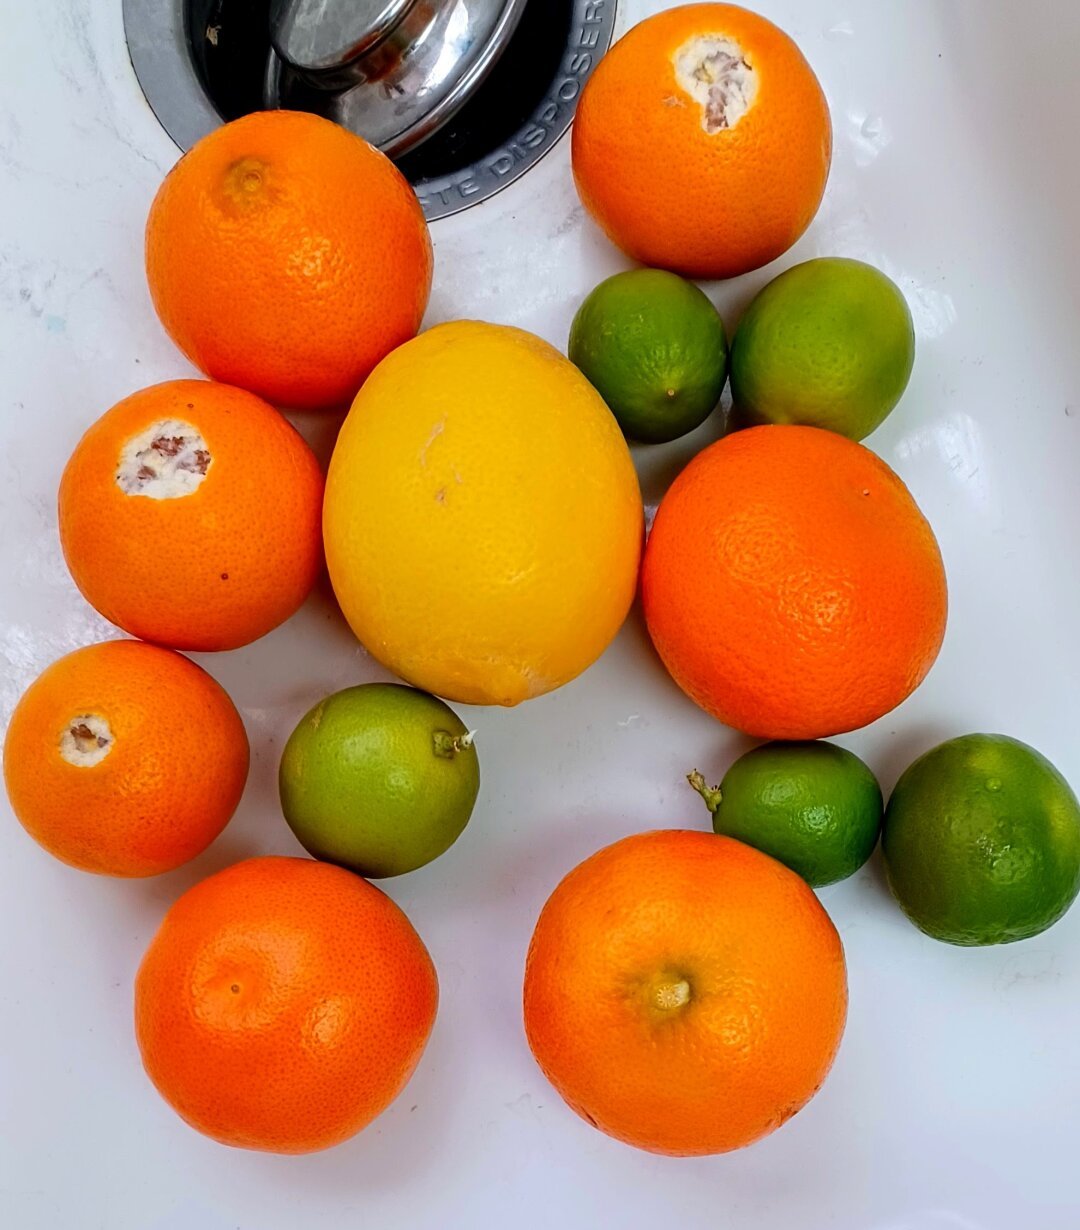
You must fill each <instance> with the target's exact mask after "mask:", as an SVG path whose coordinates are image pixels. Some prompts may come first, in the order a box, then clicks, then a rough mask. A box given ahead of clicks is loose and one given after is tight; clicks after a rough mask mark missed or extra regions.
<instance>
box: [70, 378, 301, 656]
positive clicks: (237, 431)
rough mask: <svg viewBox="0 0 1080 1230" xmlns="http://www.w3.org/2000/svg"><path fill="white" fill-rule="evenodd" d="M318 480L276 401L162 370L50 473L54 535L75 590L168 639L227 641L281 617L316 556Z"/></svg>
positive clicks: (230, 644)
mask: <svg viewBox="0 0 1080 1230" xmlns="http://www.w3.org/2000/svg"><path fill="white" fill-rule="evenodd" d="M322 491H323V478H322V472H321V470H320V469H319V463H318V462H317V461H316V459H315V455H314V453H312V451H311V449H310V448H309V447H308V446H307V444H306V443H305V441H304V439H303V437H302V436H301V435H300V434H299V432H297V431H296V429H295V428H294V427H293V426H292V425H291V424H290V423H289V422H288V420H287V419H285V418H284V417H283V416H282V415H280V414H279V413H278V412H277V411H276V410H275V409H274V407H273V406H271V405H268V404H267V403H266V402H264V401H263V400H262V399H261V398H258V397H256V396H254V394H252V393H246V392H245V391H244V390H243V389H237V388H233V387H232V386H231V385H227V384H217V383H214V382H212V381H209V380H169V381H166V382H165V383H164V384H156V385H152V386H151V387H150V388H147V389H141V390H140V391H139V392H138V393H133V394H132V395H131V396H130V397H126V398H124V400H123V401H121V402H118V403H117V404H116V405H115V406H113V407H112V409H111V410H108V411H106V413H105V414H103V415H102V416H101V418H99V419H98V420H97V422H95V423H94V424H93V425H92V426H91V427H90V428H89V429H88V430H87V432H86V434H85V435H84V436H83V438H82V439H81V440H80V441H79V443H78V445H77V446H76V448H75V451H74V453H72V455H71V459H70V460H69V461H68V463H67V466H66V467H65V469H64V474H63V478H62V479H61V481H60V498H59V517H60V542H61V545H62V546H63V549H64V558H65V559H66V560H67V565H68V568H70V570H71V575H72V577H73V578H74V580H75V584H76V585H77V586H78V587H79V589H80V590H81V591H82V594H83V597H85V598H86V600H87V601H88V602H89V603H90V604H91V605H92V606H94V607H96V608H97V610H98V611H99V612H100V613H101V614H102V615H104V616H105V618H106V619H108V620H111V621H112V622H113V623H114V624H117V625H118V626H119V627H121V628H123V629H124V631H125V632H130V633H131V634H132V635H133V636H138V637H141V638H142V639H143V640H147V641H156V642H157V643H158V644H161V645H168V646H170V647H172V648H173V649H195V650H215V649H236V648H237V647H238V646H240V645H246V644H248V642H249V641H253V640H256V639H257V638H258V637H260V636H263V635H265V633H267V632H269V631H270V630H271V629H272V628H276V627H277V625H278V624H280V623H282V622H283V621H284V620H286V619H288V617H289V616H290V615H292V614H293V612H294V611H296V609H297V608H298V607H299V606H300V604H301V603H302V602H303V601H304V599H305V598H306V597H307V595H308V593H309V591H310V590H311V587H312V586H313V585H314V583H315V578H316V577H317V576H318V572H319V568H320V566H321V564H322V541H321V538H320V531H319V523H320V517H321V514H322Z"/></svg>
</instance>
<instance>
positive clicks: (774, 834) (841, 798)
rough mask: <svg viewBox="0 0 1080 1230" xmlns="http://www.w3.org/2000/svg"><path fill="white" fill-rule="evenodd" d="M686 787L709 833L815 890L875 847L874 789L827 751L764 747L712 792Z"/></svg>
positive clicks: (822, 746) (846, 759) (866, 775)
mask: <svg viewBox="0 0 1080 1230" xmlns="http://www.w3.org/2000/svg"><path fill="white" fill-rule="evenodd" d="M689 780H690V784H691V785H692V786H693V787H694V789H695V790H696V791H697V792H698V793H699V794H700V795H701V796H702V798H703V799H704V800H705V802H706V803H707V804H708V807H709V810H710V811H711V812H712V816H713V828H714V829H715V830H716V832H717V833H721V834H723V835H724V836H726V837H735V838H737V839H738V840H739V841H744V842H746V844H747V845H749V846H754V847H755V848H756V849H758V850H762V851H764V853H766V854H771V855H772V857H773V858H775V859H778V860H779V861H780V862H781V863H784V864H785V865H786V866H788V867H790V868H791V870H792V871H796V872H798V874H799V875H801V876H802V877H803V879H804V880H806V881H807V883H808V884H811V885H812V886H813V887H815V888H818V887H820V886H821V885H823V884H833V883H835V881H837V880H843V879H846V877H847V876H849V875H851V874H852V873H853V872H855V871H858V869H859V868H860V867H861V866H862V865H863V863H865V862H866V860H867V859H868V858H869V857H870V855H871V854H872V853H873V849H874V846H875V845H876V844H877V839H878V832H879V830H880V828H881V812H882V799H881V787H880V786H879V785H878V783H877V778H875V777H874V775H873V773H871V772H870V770H869V769H868V768H867V767H866V765H865V764H863V762H862V761H861V760H860V759H859V758H858V756H856V755H854V753H852V752H849V751H847V750H845V749H844V748H842V747H837V746H836V744H835V743H825V742H821V741H819V742H807V743H765V744H763V745H762V746H761V747H756V748H754V749H753V750H752V751H749V752H747V753H746V755H744V756H740V757H739V759H738V760H736V761H735V763H734V764H733V765H732V766H731V768H730V769H728V771H727V773H725V774H724V779H723V781H722V782H721V783H720V785H719V786H717V787H715V788H713V789H710V788H709V787H708V786H706V784H705V779H704V778H703V777H702V776H701V774H700V773H691V774H690V779H689Z"/></svg>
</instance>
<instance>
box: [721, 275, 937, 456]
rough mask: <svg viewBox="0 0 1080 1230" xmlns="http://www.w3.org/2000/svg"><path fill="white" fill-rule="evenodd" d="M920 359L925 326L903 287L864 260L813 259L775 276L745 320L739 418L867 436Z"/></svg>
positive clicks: (738, 365)
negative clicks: (918, 337) (918, 323)
mask: <svg viewBox="0 0 1080 1230" xmlns="http://www.w3.org/2000/svg"><path fill="white" fill-rule="evenodd" d="M914 362H915V328H914V325H913V324H912V321H911V312H910V310H909V308H908V305H907V301H906V300H905V299H904V296H903V294H902V293H901V291H900V288H899V287H898V286H897V285H896V283H895V282H893V281H891V280H890V279H889V278H887V277H886V276H885V274H883V273H882V272H881V271H880V270H878V269H875V268H874V267H873V266H872V265H866V264H863V262H862V261H854V260H845V259H842V258H840V257H823V258H821V259H819V260H812V261H806V262H805V263H803V264H801V265H796V266H795V267H794V268H793V269H788V270H787V271H786V272H785V273H782V274H781V275H780V276H779V277H778V278H774V279H773V281H771V282H770V283H769V284H768V286H766V287H765V289H764V290H762V291H761V292H760V294H758V296H757V297H756V298H755V299H754V301H753V302H752V303H751V304H750V306H749V307H748V308H747V310H746V313H745V315H744V316H743V318H742V320H741V321H740V322H739V328H738V330H737V331H736V334H735V338H734V340H733V341H732V347H731V394H732V398H733V399H734V402H735V414H736V421H737V422H739V423H740V424H743V425H747V424H749V425H752V424H755V423H802V424H804V425H805V426H807V427H824V428H827V429H828V430H829V431H838V432H839V433H840V434H841V435H842V436H847V437H848V438H849V439H851V440H861V439H863V438H864V437H865V436H868V435H869V434H870V433H871V432H872V431H873V430H874V428H875V427H877V426H879V425H880V424H881V423H882V422H883V421H884V419H885V417H886V416H887V415H888V413H889V411H890V410H892V408H893V407H894V406H895V405H896V403H897V402H898V401H899V400H900V398H901V396H902V395H903V392H904V390H905V389H906V388H907V383H908V379H909V378H910V376H911V368H912V365H913V364H914Z"/></svg>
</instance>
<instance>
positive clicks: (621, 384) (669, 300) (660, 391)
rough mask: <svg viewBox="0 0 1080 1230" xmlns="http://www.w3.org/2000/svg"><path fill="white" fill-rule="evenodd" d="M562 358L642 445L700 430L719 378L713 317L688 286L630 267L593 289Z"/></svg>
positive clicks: (720, 326) (717, 322)
mask: <svg viewBox="0 0 1080 1230" xmlns="http://www.w3.org/2000/svg"><path fill="white" fill-rule="evenodd" d="M567 352H568V354H569V356H570V360H571V362H573V363H575V364H576V365H577V366H578V367H579V368H580V369H581V371H582V372H583V373H584V374H585V376H586V378H587V379H588V380H589V382H590V383H591V384H592V385H593V387H594V388H595V389H596V390H597V392H598V393H599V394H600V396H601V397H602V398H603V399H604V401H606V402H607V404H608V406H609V407H610V409H611V412H612V414H614V415H615V417H616V419H618V421H619V426H620V427H621V428H622V429H623V433H624V434H625V435H626V436H628V437H629V438H630V439H631V440H640V441H642V442H643V443H646V444H662V443H664V442H665V441H667V440H674V439H676V438H677V437H679V436H684V435H686V433H687V432H688V431H693V429H694V428H695V427H700V426H701V424H702V423H704V422H705V420H706V419H707V418H708V417H709V415H710V414H712V412H713V410H715V409H716V406H717V403H718V402H719V401H720V394H721V393H722V392H723V391H724V381H725V380H726V379H727V335H726V334H725V333H724V322H723V321H722V320H721V319H720V313H719V312H717V310H716V308H715V307H713V305H712V303H711V302H710V301H709V298H708V296H707V295H706V294H705V293H704V291H702V290H701V289H700V288H699V287H697V286H695V285H694V283H693V282H688V281H686V279H685V278H680V277H679V276H678V275H677V274H674V273H665V272H664V271H663V270H662V269H631V270H629V271H627V272H626V273H617V274H615V275H614V277H610V278H608V279H606V281H603V282H601V283H600V285H599V286H597V287H595V288H594V289H593V290H592V291H591V292H590V294H589V295H588V297H587V298H586V299H585V302H584V303H582V305H581V307H580V308H578V312H577V315H576V316H575V317H574V323H573V324H572V325H571V327H570V344H569V346H568V348H567Z"/></svg>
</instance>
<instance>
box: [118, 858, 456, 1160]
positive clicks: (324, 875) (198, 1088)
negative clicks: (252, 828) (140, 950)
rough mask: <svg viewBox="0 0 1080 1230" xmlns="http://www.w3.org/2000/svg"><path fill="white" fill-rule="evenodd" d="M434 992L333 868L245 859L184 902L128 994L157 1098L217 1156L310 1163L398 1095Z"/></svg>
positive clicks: (409, 935) (430, 979) (363, 886)
mask: <svg viewBox="0 0 1080 1230" xmlns="http://www.w3.org/2000/svg"><path fill="white" fill-rule="evenodd" d="M437 1003H438V982H437V979H436V976H435V967H434V966H433V965H432V963H431V958H430V957H429V956H428V953H427V949H426V948H425V947H424V945H423V943H422V941H421V940H420V937H419V936H418V935H417V934H416V932H415V931H414V930H413V928H412V925H411V924H410V922H409V920H408V919H407V918H406V917H405V915H404V914H403V913H402V911H401V910H400V909H399V908H398V907H397V906H396V905H395V904H394V903H393V902H392V901H391V900H390V898H389V897H387V896H385V895H384V894H383V893H381V892H380V891H379V890H378V889H377V888H375V887H374V886H373V885H371V884H369V883H368V882H367V881H366V880H362V879H361V878H360V877H359V876H357V875H353V873H352V872H351V871H345V870H343V869H342V868H340V867H334V866H331V865H330V864H329V863H318V862H314V861H312V860H309V859H303V858H252V859H248V860H247V861H246V862H242V863H237V864H235V865H234V866H232V867H228V868H226V870H224V871H220V872H218V873H217V875H213V876H210V878H209V879H206V880H203V881H202V882H201V883H199V884H196V885H195V887H194V888H191V889H189V890H188V891H187V892H186V893H185V894H184V895H183V896H182V897H181V898H180V899H179V900H178V901H177V902H176V903H175V904H174V905H173V906H172V908H171V909H170V910H169V912H168V913H167V914H166V915H165V920H164V921H163V922H162V924H161V927H160V929H159V930H158V933H157V934H156V935H155V936H154V938H153V940H152V941H151V943H150V947H149V948H148V949H147V952H146V955H145V957H144V958H143V961H142V964H141V966H140V967H139V972H138V976H137V978H136V980H135V1033H136V1037H137V1039H138V1043H139V1050H140V1051H141V1052H142V1058H143V1064H144V1065H145V1067H146V1071H147V1073H148V1075H149V1076H150V1079H151V1080H152V1081H153V1082H154V1084H155V1085H156V1086H157V1089H158V1092H159V1093H160V1094H161V1095H162V1097H164V1098H165V1099H166V1101H168V1102H169V1103H170V1104H171V1105H172V1107H173V1108H174V1109H175V1110H176V1111H177V1113H178V1114H180V1115H181V1116H182V1118H184V1119H185V1120H186V1121H187V1122H188V1123H189V1124H191V1126H192V1127H194V1128H197V1129H198V1130H199V1131H200V1132H204V1133H205V1134H206V1135H207V1136H212V1137H213V1138H214V1139H215V1140H219V1141H221V1142H222V1143H223V1144H227V1145H238V1146H241V1147H243V1148H247V1149H264V1150H268V1151H270V1152H275V1153H310V1152H312V1151H314V1150H316V1149H325V1148H328V1147H329V1146H330V1145H335V1144H338V1143H340V1142H341V1141H343V1140H346V1139H347V1138H348V1137H350V1136H352V1135H353V1134H354V1133H356V1132H358V1131H360V1129H361V1128H363V1127H365V1126H366V1125H367V1124H368V1123H370V1122H371V1120H372V1119H374V1118H375V1116H376V1115H378V1114H380V1113H381V1112H382V1111H383V1110H385V1109H386V1107H387V1106H388V1105H389V1104H390V1103H391V1102H392V1101H393V1100H394V1098H396V1097H397V1095H398V1094H399V1093H400V1092H401V1090H402V1089H403V1088H404V1087H405V1085H406V1083H407V1082H408V1080H409V1077H410V1076H411V1075H412V1072H413V1070H414V1068H415V1067H416V1065H417V1063H418V1062H419V1060H420V1055H421V1054H422V1052H423V1050H424V1047H425V1045H426V1044H427V1040H428V1036H429V1034H430V1033H431V1029H432V1026H433V1024H434V1022H435V1011H436V1007H437Z"/></svg>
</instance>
